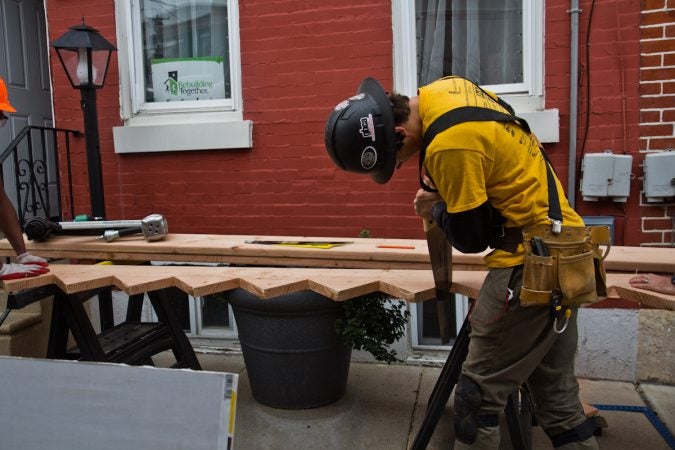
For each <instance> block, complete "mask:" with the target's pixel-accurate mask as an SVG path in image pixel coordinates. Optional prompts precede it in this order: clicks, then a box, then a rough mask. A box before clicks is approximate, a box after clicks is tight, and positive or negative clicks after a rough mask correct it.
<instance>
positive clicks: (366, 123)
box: [359, 114, 375, 142]
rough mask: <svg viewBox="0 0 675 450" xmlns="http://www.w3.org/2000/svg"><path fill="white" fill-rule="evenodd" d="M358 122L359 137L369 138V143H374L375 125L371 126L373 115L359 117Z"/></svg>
mask: <svg viewBox="0 0 675 450" xmlns="http://www.w3.org/2000/svg"><path fill="white" fill-rule="evenodd" d="M359 122H360V123H361V129H360V130H359V133H361V136H363V137H364V138H366V139H368V138H370V140H371V141H373V142H375V125H373V115H372V114H368V116H367V117H361V119H359Z"/></svg>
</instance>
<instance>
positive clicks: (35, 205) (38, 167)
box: [0, 125, 82, 227]
mask: <svg viewBox="0 0 675 450" xmlns="http://www.w3.org/2000/svg"><path fill="white" fill-rule="evenodd" d="M81 136H82V133H81V132H80V131H77V130H68V129H63V128H49V127H40V126H33V125H29V126H26V127H24V128H23V129H22V130H21V132H19V134H18V135H17V136H16V137H15V138H14V140H12V142H11V143H10V144H9V145H8V146H7V148H6V149H5V150H4V151H3V152H2V154H0V176H1V177H2V184H3V187H4V188H5V192H6V193H7V196H8V197H9V198H10V200H12V203H13V204H14V207H15V208H16V211H17V216H18V217H19V223H20V224H21V226H22V227H23V225H24V223H25V222H26V221H27V220H28V219H30V218H32V217H35V216H41V217H45V218H48V219H50V220H54V221H61V220H64V219H65V218H64V207H63V203H62V200H63V199H65V200H66V203H67V205H66V206H65V209H66V210H67V212H68V213H69V214H66V216H68V218H69V219H70V220H72V219H73V218H74V207H73V183H72V173H71V161H70V138H71V137H81ZM60 144H61V145H64V146H65V157H66V164H65V165H64V166H63V167H61V166H60V164H59V145H60ZM63 188H66V189H67V191H66V193H65V197H63V196H62V194H63Z"/></svg>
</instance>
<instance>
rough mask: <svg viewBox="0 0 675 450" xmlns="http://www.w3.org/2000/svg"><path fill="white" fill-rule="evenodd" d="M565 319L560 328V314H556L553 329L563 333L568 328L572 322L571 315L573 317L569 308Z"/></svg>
mask: <svg viewBox="0 0 675 450" xmlns="http://www.w3.org/2000/svg"><path fill="white" fill-rule="evenodd" d="M564 315H565V320H564V321H563V326H562V328H560V329H558V318H559V316H556V317H555V319H554V320H553V331H554V332H555V334H562V333H564V332H565V330H566V329H567V325H569V323H570V317H572V310H571V309H569V308H567V309H566V310H565V314H564Z"/></svg>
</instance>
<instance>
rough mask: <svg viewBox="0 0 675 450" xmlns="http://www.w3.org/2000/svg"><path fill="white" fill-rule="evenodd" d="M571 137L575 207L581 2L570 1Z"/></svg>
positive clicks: (571, 196)
mask: <svg viewBox="0 0 675 450" xmlns="http://www.w3.org/2000/svg"><path fill="white" fill-rule="evenodd" d="M567 12H568V14H569V15H570V26H571V35H570V135H569V139H570V142H569V150H568V151H569V154H568V160H567V169H568V170H567V199H568V200H569V202H570V205H571V206H572V208H574V207H575V202H576V200H575V197H576V182H577V181H576V171H577V103H578V96H579V94H578V86H579V14H580V13H581V10H580V9H579V0H571V1H570V9H569V10H568V11H567Z"/></svg>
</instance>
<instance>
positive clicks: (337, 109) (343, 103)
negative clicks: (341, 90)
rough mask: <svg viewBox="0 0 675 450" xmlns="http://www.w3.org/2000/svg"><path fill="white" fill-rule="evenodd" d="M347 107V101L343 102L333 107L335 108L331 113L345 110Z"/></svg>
mask: <svg viewBox="0 0 675 450" xmlns="http://www.w3.org/2000/svg"><path fill="white" fill-rule="evenodd" d="M347 106H349V100H344V101H341V102H340V103H338V104H337V105H335V108H333V111H340V110H342V109H345V108H346V107H347Z"/></svg>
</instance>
